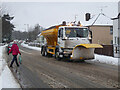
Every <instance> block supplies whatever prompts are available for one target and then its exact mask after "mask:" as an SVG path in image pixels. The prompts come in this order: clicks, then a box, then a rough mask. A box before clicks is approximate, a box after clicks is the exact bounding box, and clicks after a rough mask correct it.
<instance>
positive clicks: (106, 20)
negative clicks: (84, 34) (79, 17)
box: [84, 14, 113, 26]
mask: <svg viewBox="0 0 120 90" xmlns="http://www.w3.org/2000/svg"><path fill="white" fill-rule="evenodd" d="M98 15H99V14H97V15H95V16H94V17H93V18H91V19H90V20H89V21H85V22H84V23H85V24H84V26H91V25H92V24H93V22H94V21H95V20H96V18H97V17H98ZM112 25H113V20H111V18H110V17H108V16H104V15H103V14H100V16H99V17H98V19H97V20H96V22H95V23H94V24H93V26H112Z"/></svg>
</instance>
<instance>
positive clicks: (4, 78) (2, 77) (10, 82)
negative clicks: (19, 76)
mask: <svg viewBox="0 0 120 90" xmlns="http://www.w3.org/2000/svg"><path fill="white" fill-rule="evenodd" d="M4 49H5V46H0V90H1V89H2V88H20V85H19V84H18V83H17V81H16V79H15V78H14V76H13V74H12V72H11V71H10V69H9V68H8V66H7V63H6V61H5V59H3V57H2V54H3V51H4Z"/></svg>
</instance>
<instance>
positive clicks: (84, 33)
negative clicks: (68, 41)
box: [65, 28, 88, 38]
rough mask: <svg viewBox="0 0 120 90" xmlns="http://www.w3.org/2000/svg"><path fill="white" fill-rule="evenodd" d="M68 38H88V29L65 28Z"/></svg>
mask: <svg viewBox="0 0 120 90" xmlns="http://www.w3.org/2000/svg"><path fill="white" fill-rule="evenodd" d="M65 35H66V37H81V38H86V37H88V29H87V28H65Z"/></svg>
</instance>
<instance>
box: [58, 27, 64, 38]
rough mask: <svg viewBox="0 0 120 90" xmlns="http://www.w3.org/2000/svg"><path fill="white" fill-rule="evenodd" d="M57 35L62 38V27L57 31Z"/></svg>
mask: <svg viewBox="0 0 120 90" xmlns="http://www.w3.org/2000/svg"><path fill="white" fill-rule="evenodd" d="M58 37H61V38H63V28H60V29H59V31H58Z"/></svg>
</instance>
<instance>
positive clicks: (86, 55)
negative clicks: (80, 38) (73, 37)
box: [70, 44, 103, 60]
mask: <svg viewBox="0 0 120 90" xmlns="http://www.w3.org/2000/svg"><path fill="white" fill-rule="evenodd" d="M95 48H103V46H101V45H99V44H80V45H77V46H76V47H75V48H74V49H73V51H72V55H71V57H70V58H71V59H72V60H90V59H94V49H95Z"/></svg>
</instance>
